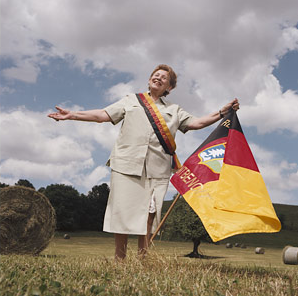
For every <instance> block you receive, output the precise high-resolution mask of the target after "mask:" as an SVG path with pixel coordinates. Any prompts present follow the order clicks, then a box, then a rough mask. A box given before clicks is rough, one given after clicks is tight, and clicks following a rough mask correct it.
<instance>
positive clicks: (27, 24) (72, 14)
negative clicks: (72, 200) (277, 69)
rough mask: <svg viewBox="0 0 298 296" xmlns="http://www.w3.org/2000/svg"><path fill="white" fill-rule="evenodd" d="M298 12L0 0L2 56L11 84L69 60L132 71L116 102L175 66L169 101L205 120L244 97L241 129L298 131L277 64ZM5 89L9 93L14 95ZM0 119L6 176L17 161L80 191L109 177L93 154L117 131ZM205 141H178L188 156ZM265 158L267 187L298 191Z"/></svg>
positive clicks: (293, 100) (234, 0)
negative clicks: (158, 69)
mask: <svg viewBox="0 0 298 296" xmlns="http://www.w3.org/2000/svg"><path fill="white" fill-rule="evenodd" d="M45 8H46V9H45ZM297 11H298V2H297V1H296V0H284V1H279V0H270V1H269V0H263V1H239V0H226V1H203V0H189V1H178V0H165V1H157V0H152V1H145V0H140V1H138V2H137V5H136V2H135V1H133V0H127V1H110V0H101V1H97V0H89V1H87V2H86V1H84V0H78V1H72V0H64V1H58V0H51V1H46V0H23V1H18V0H2V1H1V54H2V57H4V58H7V59H8V60H10V61H11V65H10V66H9V67H7V68H4V69H3V70H2V75H3V77H4V78H7V79H9V80H10V82H11V81H12V80H13V79H16V80H21V81H24V82H28V83H34V82H37V81H38V75H39V73H40V71H41V66H43V65H45V64H47V63H49V62H50V58H51V57H61V58H64V59H65V60H66V61H68V62H69V63H70V64H71V65H72V66H74V67H80V68H81V69H82V71H83V72H84V71H85V72H84V73H86V74H90V73H89V72H88V73H87V71H86V65H88V66H89V67H90V65H92V66H93V67H94V69H98V68H104V67H106V68H108V69H113V70H117V71H120V72H126V73H129V74H131V77H133V79H132V80H131V81H129V82H127V81H126V82H125V83H124V82H122V83H119V82H117V85H114V86H113V85H112V86H111V87H110V89H109V90H108V92H107V94H106V95H107V99H108V100H110V101H111V100H114V99H117V98H118V97H120V96H122V95H123V94H124V93H125V92H139V91H144V90H146V89H147V82H148V77H149V75H150V72H151V71H152V69H153V68H154V67H155V65H156V64H159V63H167V64H170V65H172V66H173V68H174V69H175V70H176V71H177V73H178V86H177V89H175V90H174V91H173V92H172V94H171V96H170V98H171V100H173V101H175V102H179V104H180V105H181V106H182V107H183V108H185V109H186V110H187V111H189V112H191V113H193V114H195V115H202V114H205V113H206V112H211V111H214V110H218V109H219V108H220V107H221V106H222V105H224V104H225V103H226V102H227V101H229V100H230V99H233V98H234V97H238V98H239V99H240V100H241V110H240V111H239V117H241V121H242V123H243V125H246V126H255V127H257V129H258V131H259V132H260V133H266V132H273V131H277V130H282V129H287V130H290V131H292V132H293V133H296V134H297V133H298V128H297V127H298V117H297V116H296V115H297V114H298V97H297V93H295V92H294V91H291V90H288V91H286V92H283V91H282V88H281V87H280V84H279V81H278V80H277V79H276V78H275V77H274V76H273V75H272V71H273V67H274V66H277V65H278V63H279V59H280V58H281V57H282V56H283V55H284V54H286V53H287V52H288V51H290V50H297V49H298V29H297V28H296V27H295V26H296V25H297ZM144 16H145V17H144ZM91 68H92V67H91ZM88 69H89V68H88ZM91 70H92V69H91ZM91 74H92V73H91ZM11 85H12V84H10V86H11ZM7 87H8V86H4V87H2V89H1V91H6V92H9V91H11V89H12V88H11V87H9V88H7ZM72 107H73V108H80V107H74V106H72ZM1 120H2V123H1V133H2V134H1V144H2V143H4V145H3V144H2V148H1V154H2V158H3V159H4V160H3V161H2V163H1V166H2V168H5V170H6V172H7V174H9V164H10V165H12V164H13V165H14V166H15V167H16V168H18V169H19V170H23V171H24V173H25V172H26V173H30V167H31V168H32V175H34V176H37V175H38V172H39V171H40V176H43V174H44V172H47V174H48V175H49V176H52V172H53V171H55V170H56V171H57V172H58V170H59V171H60V172H59V173H57V176H59V178H61V179H62V180H65V181H67V182H81V183H82V184H83V183H84V184H90V182H92V181H93V180H96V179H98V178H99V177H100V176H104V174H105V171H104V170H102V169H101V168H100V166H99V168H98V169H96V168H94V163H95V161H94V155H95V151H96V149H98V147H97V145H98V144H99V145H100V146H101V148H103V149H104V150H106V149H107V150H110V149H111V148H112V145H113V141H114V139H115V138H116V135H117V132H118V128H115V127H113V126H112V125H110V124H103V125H96V124H94V123H83V124H77V123H74V122H63V123H62V122H59V123H56V122H54V121H50V120H48V119H47V118H46V117H45V113H38V112H33V111H29V110H26V109H19V110H15V111H9V112H6V113H5V112H2V114H1ZM107 134H108V135H109V136H108V137H107V136H106V135H107ZM198 135H199V137H200V139H199V138H198V137H197V134H194V133H192V134H189V135H186V136H185V138H184V136H183V137H182V136H178V137H177V142H178V147H179V150H180V151H179V153H180V155H181V158H182V159H183V158H185V157H187V155H189V153H191V152H192V151H190V149H193V148H190V147H194V146H197V143H198V142H200V141H201V138H203V136H201V135H202V134H201V133H200V134H198ZM260 153H261V152H260ZM266 153H267V154H266ZM266 153H264V157H265V158H264V159H263V160H260V166H262V168H263V167H264V175H265V179H266V180H268V181H266V182H268V184H269V185H270V186H273V187H272V188H273V190H275V192H279V190H282V188H281V187H278V186H281V185H277V184H278V183H279V181H278V180H279V178H281V179H282V180H283V182H284V183H285V184H287V186H289V188H294V189H295V188H296V187H295V184H296V183H295V182H296V180H297V168H296V171H295V169H293V165H292V164H289V163H287V165H286V167H287V166H288V168H284V167H283V168H282V169H281V168H278V167H279V166H281V164H282V160H278V161H275V160H274V159H273V158H270V159H269V160H268V161H267V160H266V162H265V159H266V157H269V156H268V155H270V153H269V152H268V151H266ZM265 154H266V155H267V156H266V155H265ZM7 161H10V163H9V162H7ZM79 163H83V164H84V167H85V168H86V167H89V173H84V172H83V171H82V168H80V167H79V165H78V164H79ZM270 163H274V166H272V165H271V164H270ZM70 164H71V166H70V167H69V165H70ZM47 165H48V167H47ZM97 165H98V164H97ZM99 165H101V164H99ZM42 167H44V172H43V171H42ZM64 167H65V168H66V169H64ZM290 168H291V169H290ZM11 170H13V168H11ZM66 170H69V171H72V172H73V173H72V175H71V176H70V175H67V172H66ZM90 170H91V173H90ZM92 170H93V173H92ZM12 173H13V172H11V175H9V176H12V175H13V174H12ZM47 174H44V175H47ZM88 174H90V175H88ZM9 176H6V178H10V177H9ZM84 176H85V179H84ZM286 176H287V178H288V180H287V179H286ZM28 178H29V176H28ZM12 179H13V178H12ZM88 182H89V183H88ZM275 183H276V184H275ZM274 186H275V187H274ZM274 188H275V189H274Z"/></svg>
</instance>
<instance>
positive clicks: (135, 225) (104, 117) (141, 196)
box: [48, 65, 239, 259]
mask: <svg viewBox="0 0 298 296" xmlns="http://www.w3.org/2000/svg"><path fill="white" fill-rule="evenodd" d="M176 82H177V76H176V74H175V72H174V71H173V69H172V68H171V67H169V66H167V65H159V66H157V67H156V68H155V69H154V71H153V72H152V74H151V75H150V78H149V92H146V93H144V94H130V95H127V96H126V97H124V98H123V99H121V100H119V101H118V102H116V103H114V104H112V105H110V106H108V107H106V108H105V109H98V110H89V111H76V112H71V111H68V110H65V109H62V108H60V107H56V108H57V110H58V112H56V113H51V114H49V115H48V116H49V117H51V118H53V119H55V120H80V121H94V122H98V123H102V122H112V123H113V124H117V123H118V122H120V121H122V126H121V130H120V134H119V136H118V139H117V141H116V143H115V146H114V148H113V151H112V153H111V156H110V159H109V161H108V165H109V166H110V167H111V184H110V196H109V200H108V205H107V209H106V213H105V220H104V231H106V232H111V233H114V235H115V258H116V259H124V258H125V256H126V249H127V240H128V235H129V234H135V235H138V236H139V239H138V250H139V254H141V255H144V254H145V253H146V250H147V248H148V242H149V237H150V234H151V233H152V232H153V231H154V229H155V228H156V227H157V225H158V224H159V222H160V217H161V208H162V203H163V199H164V196H165V194H166V191H167V188H168V184H169V179H170V176H171V172H172V160H173V158H174V160H175V159H176V157H175V152H174V151H175V142H174V138H175V134H176V132H177V130H178V129H179V130H180V131H181V132H183V133H186V132H187V131H188V130H197V129H201V128H204V127H206V126H209V125H211V124H213V123H215V122H216V121H218V120H220V119H221V118H222V117H223V115H224V114H226V113H227V112H228V111H229V109H230V108H233V109H235V110H237V109H239V103H238V100H237V99H234V100H232V101H231V102H230V103H228V104H226V105H225V106H224V107H223V108H221V109H220V110H219V111H217V112H214V113H211V114H209V115H207V116H204V117H200V118H196V117H194V116H192V115H190V114H189V113H188V112H186V111H184V110H183V109H182V108H180V107H179V106H178V105H176V104H172V103H170V102H169V101H168V100H166V99H165V96H167V95H168V94H169V93H170V92H171V90H173V89H174V88H175V87H176ZM176 164H177V161H176Z"/></svg>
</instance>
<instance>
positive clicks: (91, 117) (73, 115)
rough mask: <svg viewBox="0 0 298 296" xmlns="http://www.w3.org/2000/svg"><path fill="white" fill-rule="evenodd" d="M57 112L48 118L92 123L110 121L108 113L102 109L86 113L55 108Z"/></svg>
mask: <svg viewBox="0 0 298 296" xmlns="http://www.w3.org/2000/svg"><path fill="white" fill-rule="evenodd" d="M56 109H57V112H54V113H50V114H48V117H50V118H53V119H55V120H57V121H59V120H80V121H93V122H98V123H101V122H109V121H111V118H110V116H109V115H108V113H107V112H106V111H105V110H103V109H95V110H87V111H69V110H66V109H63V108H60V107H58V106H56Z"/></svg>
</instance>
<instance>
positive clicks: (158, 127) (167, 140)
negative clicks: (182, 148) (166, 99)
mask: <svg viewBox="0 0 298 296" xmlns="http://www.w3.org/2000/svg"><path fill="white" fill-rule="evenodd" d="M136 96H137V98H138V100H139V103H140V104H141V106H142V107H143V108H144V110H145V113H146V115H147V117H148V119H149V122H150V123H151V125H152V127H153V130H154V132H155V134H156V136H157V138H158V140H159V142H160V144H161V146H162V147H163V149H164V151H165V152H166V153H167V154H170V155H172V157H173V161H172V169H173V170H178V169H179V168H180V167H181V164H180V162H179V159H178V157H177V155H176V153H175V150H176V143H175V140H174V137H173V136H172V134H171V132H170V130H169V128H168V126H167V124H166V121H165V120H164V118H163V117H162V115H161V113H160V112H159V110H158V108H157V106H156V105H155V103H154V101H153V100H152V98H151V97H150V96H149V94H148V93H140V94H136Z"/></svg>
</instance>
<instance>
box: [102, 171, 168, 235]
mask: <svg viewBox="0 0 298 296" xmlns="http://www.w3.org/2000/svg"><path fill="white" fill-rule="evenodd" d="M168 185H169V178H162V179H152V178H147V177H146V174H145V172H144V173H143V175H142V177H139V176H131V175H125V174H121V173H118V172H116V171H113V170H112V174H111V184H110V195H109V199H108V204H107V208H106V213H105V218H104V227H103V230H104V231H106V232H112V233H121V234H136V235H145V234H146V233H147V220H148V214H149V207H150V202H151V200H152V197H153V196H154V201H155V208H156V215H155V219H154V222H153V227H152V232H154V231H155V229H156V227H157V226H158V225H159V223H160V219H161V208H162V204H163V199H164V196H165V194H166V192H167V189H168Z"/></svg>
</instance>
